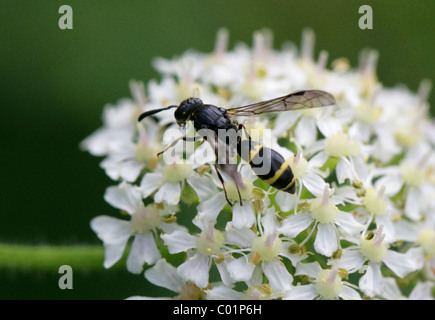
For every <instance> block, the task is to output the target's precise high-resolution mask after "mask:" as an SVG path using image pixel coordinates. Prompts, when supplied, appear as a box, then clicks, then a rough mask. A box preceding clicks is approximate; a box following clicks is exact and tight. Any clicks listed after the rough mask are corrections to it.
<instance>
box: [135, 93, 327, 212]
mask: <svg viewBox="0 0 435 320" xmlns="http://www.w3.org/2000/svg"><path fill="white" fill-rule="evenodd" d="M334 104H335V98H334V96H333V95H332V94H330V93H328V92H325V91H322V90H301V91H296V92H293V93H290V94H288V95H285V96H282V97H278V98H275V99H271V100H267V101H262V102H257V103H254V104H249V105H245V106H241V107H235V108H230V109H226V108H222V107H217V106H214V105H211V104H204V103H203V101H202V100H201V99H199V98H188V99H186V100H184V101H183V102H181V103H180V105H178V106H177V105H171V106H168V107H165V108H160V109H155V110H151V111H147V112H144V113H142V114H141V115H140V116H139V119H138V121H141V120H142V119H144V118H145V117H148V116H151V115H153V114H156V113H159V112H162V111H165V110H169V109H175V112H174V117H175V120H176V121H177V124H178V125H179V126H181V127H184V126H185V125H186V123H187V122H188V121H192V122H193V125H194V128H195V130H196V132H199V131H201V130H206V131H207V132H209V133H211V137H210V135H207V136H195V137H185V136H183V137H179V138H177V139H175V140H174V141H172V143H170V144H169V145H168V146H167V147H166V148H165V149H164V150H163V151H162V152H160V153H159V154H158V155H161V154H162V153H163V152H165V151H166V150H168V149H169V148H172V147H173V146H175V144H176V143H177V142H178V141H180V140H184V141H197V140H200V139H203V140H206V141H208V142H209V143H210V144H211V145H212V147H214V150H215V154H216V160H217V161H216V164H214V168H215V170H216V173H217V176H218V178H219V180H220V182H221V183H222V186H223V190H224V193H225V198H226V200H227V202H228V203H229V204H230V205H231V206H232V205H233V204H232V203H231V201H230V200H229V199H228V196H227V192H226V189H225V183H224V179H223V177H222V175H221V174H220V172H219V171H223V172H224V173H225V174H226V175H228V176H229V177H230V178H231V179H232V180H233V181H234V183H235V185H236V187H237V191H238V195H239V201H240V204H241V205H243V204H242V198H241V195H240V190H239V188H241V187H243V182H242V178H241V176H240V174H239V173H238V172H237V168H236V165H235V164H231V163H230V161H229V158H230V156H231V153H233V154H234V153H235V152H237V154H238V155H239V156H240V157H241V158H242V159H243V160H245V161H246V162H248V163H249V165H250V166H251V168H252V169H253V171H254V173H255V174H256V175H257V176H258V177H259V178H260V179H262V180H263V181H264V182H266V183H267V184H269V185H271V186H272V187H274V188H276V189H278V190H281V191H284V192H288V193H292V194H294V193H295V185H296V184H295V177H294V174H293V172H292V169H291V167H290V165H289V163H288V162H287V161H286V160H285V159H284V157H283V156H282V155H281V154H279V153H278V152H277V151H275V150H273V149H271V148H269V147H266V146H264V145H262V144H261V143H259V142H256V141H254V140H252V139H251V137H250V136H249V134H248V132H247V130H246V128H245V127H244V125H243V124H239V123H238V121H237V120H236V119H233V117H238V116H241V117H255V116H258V115H260V114H264V113H270V112H282V111H290V110H300V109H307V108H318V107H326V106H331V105H334ZM222 130H223V131H233V132H236V133H242V134H238V135H237V137H236V138H235V139H229V136H225V137H224V138H222V136H221V135H220V134H219V132H221V131H222ZM243 132H244V133H245V135H246V137H247V139H243V138H242V136H243ZM222 147H224V148H225V150H226V151H228V152H223V153H222V152H218V150H219V149H220V148H222ZM222 154H223V156H222ZM265 168H266V170H264V169H265Z"/></svg>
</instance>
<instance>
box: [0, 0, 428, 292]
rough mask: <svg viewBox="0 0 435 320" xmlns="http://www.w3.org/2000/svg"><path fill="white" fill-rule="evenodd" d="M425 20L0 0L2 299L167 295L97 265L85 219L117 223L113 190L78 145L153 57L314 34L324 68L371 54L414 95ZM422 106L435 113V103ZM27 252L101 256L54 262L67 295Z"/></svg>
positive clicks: (409, 14) (271, 3) (380, 11)
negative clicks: (63, 9) (263, 32)
mask: <svg viewBox="0 0 435 320" xmlns="http://www.w3.org/2000/svg"><path fill="white" fill-rule="evenodd" d="M63 4H68V5H70V6H71V7H72V9H73V23H74V29H73V30H60V29H59V27H58V19H59V18H60V16H61V15H60V14H59V13H58V10H59V7H60V6H61V5H63ZM364 4H368V5H370V6H371V7H372V9H373V15H374V29H373V30H361V29H359V27H358V20H359V18H360V16H361V15H360V14H359V13H358V8H359V7H360V6H361V5H364ZM434 12H435V2H434V1H432V0H425V1H401V0H382V1H356V0H354V1H344V0H342V1H338V0H337V1H335V0H334V1H331V0H330V1H321V0H316V1H314V0H308V1H278V0H268V1H254V0H249V1H248V0H237V1H229V0H225V1H194V0H170V1H167V0H165V1H163V0H161V1H149V0H148V1H139V0H138V1H132V0H129V1H119V0H118V1H115V0H110V1H75V0H67V1H65V0H63V1H54V0H39V1H11V0H8V1H5V0H2V1H0V41H1V44H0V46H1V50H0V70H1V72H0V77H1V96H2V99H1V101H2V110H1V111H2V114H1V118H0V119H1V120H0V121H1V125H0V131H1V134H2V136H1V141H2V142H1V143H2V144H1V145H2V150H3V151H2V157H1V160H0V161H1V184H2V185H1V192H0V208H1V221H0V243H6V244H19V245H21V246H19V247H12V249H11V248H10V247H7V246H6V247H4V248H6V249H4V248H3V249H2V247H0V299H122V298H126V297H128V296H131V295H150V296H159V295H161V294H164V293H165V291H158V290H156V289H155V288H154V287H152V286H150V285H149V284H148V283H147V282H146V280H145V278H144V277H143V275H138V276H135V275H131V274H128V272H127V271H125V264H124V261H121V262H120V263H118V264H117V265H116V266H115V267H114V268H113V269H110V270H104V269H103V267H102V261H103V255H102V245H101V243H100V241H99V240H98V239H97V238H96V236H95V234H94V233H93V232H92V231H91V230H90V228H89V221H90V220H91V218H92V217H94V216H97V215H101V214H108V215H116V214H117V210H115V209H113V208H111V207H110V206H109V205H107V204H106V203H105V202H104V200H103V193H104V191H105V188H106V187H107V186H109V185H112V184H114V182H112V181H111V180H110V179H109V178H107V177H106V176H105V174H104V172H103V170H102V169H100V168H99V165H98V164H99V162H100V160H101V159H99V158H95V157H93V156H91V155H89V154H87V153H85V152H81V151H80V150H79V148H78V145H79V142H80V141H81V140H82V139H84V138H85V137H86V136H88V135H89V134H90V133H92V132H93V131H94V130H96V129H97V128H98V127H99V126H100V125H101V113H102V109H103V106H104V105H105V104H107V103H116V102H117V101H118V99H120V98H123V97H130V92H129V89H128V81H129V80H130V79H137V80H142V81H144V82H145V83H146V82H148V81H149V80H150V79H152V78H157V77H158V75H157V73H156V72H155V71H154V70H153V69H152V66H151V60H152V58H153V57H156V56H162V57H166V58H171V57H172V56H174V55H177V54H180V53H182V52H184V51H185V50H187V49H190V48H193V49H197V50H200V51H204V52H209V51H211V50H213V46H214V41H215V35H216V31H217V30H218V29H219V28H220V27H226V28H228V30H229V31H230V45H231V47H232V46H233V45H234V43H236V42H239V41H242V42H245V43H248V44H251V43H252V33H253V31H255V30H258V29H261V28H263V27H268V28H270V29H271V30H272V31H273V32H274V39H275V47H276V48H279V47H280V44H281V43H282V42H283V41H285V40H292V41H294V42H295V43H296V44H297V45H299V43H300V38H301V31H302V29H303V28H304V27H311V28H312V29H313V30H314V32H315V33H316V56H317V54H318V52H319V51H320V49H325V50H327V51H328V52H329V54H330V57H329V61H332V60H333V59H335V58H338V57H342V56H344V57H347V58H349V60H350V62H351V64H352V66H355V65H356V64H357V60H358V53H359V52H360V51H361V50H362V49H363V48H366V47H370V48H374V49H377V50H378V51H379V53H380V58H379V63H378V76H379V78H380V81H381V82H383V83H384V85H386V86H394V85H396V84H398V83H404V84H405V85H407V86H408V87H409V88H410V89H411V90H414V91H415V90H416V89H417V88H418V85H419V83H420V81H421V80H422V79H423V78H429V79H430V80H432V81H433V80H434V77H433V76H434V74H435V73H434V71H435V59H434V58H433V57H434V52H435V28H434V24H435V23H434V19H433V14H434ZM430 102H431V105H432V106H434V105H435V103H434V102H435V95H434V94H431V96H430ZM24 245H25V246H26V247H24V249H23V247H22V246H24ZM32 245H38V246H41V245H55V246H61V247H60V248H59V252H63V251H65V252H67V251H68V249H67V248H68V246H70V245H96V247H97V248H99V249H97V250H96V251H95V252H94V249H92V248H91V249H90V251H89V252H87V253H86V254H90V255H91V257H92V258H89V260H92V261H94V262H95V261H96V264H95V263H94V265H92V263H90V264H91V266H89V267H86V266H83V265H82V264H81V263H77V262H75V261H74V259H72V258H71V257H70V256H68V255H66V256H65V257H64V258H62V257H63V256H60V258H59V261H61V262H62V264H70V265H71V266H72V267H73V270H74V289H73V290H60V289H59V288H58V279H59V277H60V275H59V274H58V273H57V268H58V266H56V268H53V264H48V266H44V263H41V264H34V265H33V266H32V261H34V260H35V259H36V260H37V259H38V254H37V253H38V251H37V250H36V249H35V250H34V249H32V247H29V246H32ZM100 249H101V250H100ZM85 256H86V255H85ZM17 257H20V258H19V259H17ZM62 259H64V260H62ZM71 259H72V260H71ZM15 260H19V261H18V262H16V261H15ZM26 261H27V262H26ZM35 265H36V267H35ZM54 265H55V264H54ZM38 266H39V267H38ZM59 266H60V264H59ZM35 269H36V270H35Z"/></svg>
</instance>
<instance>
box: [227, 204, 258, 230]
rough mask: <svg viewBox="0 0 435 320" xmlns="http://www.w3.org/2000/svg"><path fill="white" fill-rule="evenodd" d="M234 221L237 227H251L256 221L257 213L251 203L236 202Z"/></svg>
mask: <svg viewBox="0 0 435 320" xmlns="http://www.w3.org/2000/svg"><path fill="white" fill-rule="evenodd" d="M232 221H233V225H234V227H235V228H239V229H240V228H243V227H248V228H249V227H251V226H252V225H253V224H254V223H255V213H254V208H253V207H252V205H251V203H249V202H247V203H246V202H245V204H244V205H243V206H241V205H240V203H236V204H235V205H234V206H233V220H232Z"/></svg>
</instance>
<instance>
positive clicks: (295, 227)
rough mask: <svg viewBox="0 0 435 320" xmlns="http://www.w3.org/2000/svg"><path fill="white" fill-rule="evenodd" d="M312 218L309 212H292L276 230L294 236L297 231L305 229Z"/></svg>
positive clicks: (311, 221)
mask: <svg viewBox="0 0 435 320" xmlns="http://www.w3.org/2000/svg"><path fill="white" fill-rule="evenodd" d="M313 221H314V219H313V218H312V217H311V215H310V214H309V213H299V214H293V215H291V216H288V217H287V218H285V219H284V220H283V222H282V225H281V227H280V228H278V231H279V232H280V233H283V234H284V235H286V236H289V237H290V238H294V237H296V236H297V235H298V234H299V233H301V232H302V231H304V230H305V229H307V228H308V227H309V226H310V224H311V223H313Z"/></svg>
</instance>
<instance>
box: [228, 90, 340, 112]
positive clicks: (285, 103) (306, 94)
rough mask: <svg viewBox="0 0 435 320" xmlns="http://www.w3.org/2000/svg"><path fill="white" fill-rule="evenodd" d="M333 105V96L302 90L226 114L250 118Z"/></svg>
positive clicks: (322, 92)
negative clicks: (270, 113)
mask: <svg viewBox="0 0 435 320" xmlns="http://www.w3.org/2000/svg"><path fill="white" fill-rule="evenodd" d="M333 104H335V98H334V96H333V95H332V94H330V93H328V92H326V91H322V90H302V91H296V92H293V93H290V94H288V95H286V96H283V97H279V98H275V99H271V100H267V101H262V102H258V103H254V104H250V105H246V106H243V107H237V108H232V109H228V111H227V114H228V115H233V116H244V117H250V116H257V115H259V114H262V113H267V112H280V111H288V110H299V109H306V108H319V107H326V106H330V105H333Z"/></svg>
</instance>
